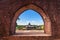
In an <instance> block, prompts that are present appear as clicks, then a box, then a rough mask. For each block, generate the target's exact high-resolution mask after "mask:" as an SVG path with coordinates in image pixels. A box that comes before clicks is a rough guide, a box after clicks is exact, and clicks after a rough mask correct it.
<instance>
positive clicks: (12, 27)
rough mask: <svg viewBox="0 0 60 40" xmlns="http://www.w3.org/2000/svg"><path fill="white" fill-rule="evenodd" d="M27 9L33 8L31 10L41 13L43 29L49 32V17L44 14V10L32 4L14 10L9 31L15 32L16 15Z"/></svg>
mask: <svg viewBox="0 0 60 40" xmlns="http://www.w3.org/2000/svg"><path fill="white" fill-rule="evenodd" d="M28 9H33V10H35V11H37V12H39V14H41V16H42V18H43V20H44V23H45V28H44V29H45V30H44V31H45V33H48V34H51V22H50V19H49V17H48V16H47V15H46V14H45V12H44V11H43V10H42V9H41V8H40V7H38V6H36V5H33V4H30V5H27V6H24V7H22V8H20V9H19V10H18V11H16V13H15V16H14V18H13V19H12V24H11V33H12V34H14V32H15V25H16V20H17V18H18V16H19V15H20V14H21V13H22V12H23V11H25V10H28ZM46 28H47V30H46Z"/></svg>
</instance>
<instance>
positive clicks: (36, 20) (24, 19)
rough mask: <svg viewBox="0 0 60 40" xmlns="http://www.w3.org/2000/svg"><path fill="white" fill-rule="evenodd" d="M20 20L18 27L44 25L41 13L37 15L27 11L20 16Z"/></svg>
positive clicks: (32, 11) (34, 12)
mask: <svg viewBox="0 0 60 40" xmlns="http://www.w3.org/2000/svg"><path fill="white" fill-rule="evenodd" d="M19 19H20V20H18V19H17V21H16V23H17V25H28V23H31V25H43V24H44V22H43V19H42V17H41V15H39V13H37V12H36V11H34V10H31V9H30V10H26V11H24V12H23V13H22V14H21V15H19Z"/></svg>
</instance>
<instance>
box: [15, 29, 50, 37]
mask: <svg viewBox="0 0 60 40" xmlns="http://www.w3.org/2000/svg"><path fill="white" fill-rule="evenodd" d="M48 35H49V34H45V33H44V30H16V33H15V35H14V36H48Z"/></svg>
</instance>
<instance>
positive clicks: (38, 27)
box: [16, 25, 44, 30]
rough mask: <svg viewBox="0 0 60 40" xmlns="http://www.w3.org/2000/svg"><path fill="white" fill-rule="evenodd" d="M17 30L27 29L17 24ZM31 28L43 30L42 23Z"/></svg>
mask: <svg viewBox="0 0 60 40" xmlns="http://www.w3.org/2000/svg"><path fill="white" fill-rule="evenodd" d="M16 29H17V30H27V28H26V27H25V26H24V25H17V26H16ZM32 30H44V25H40V26H37V25H34V28H32Z"/></svg>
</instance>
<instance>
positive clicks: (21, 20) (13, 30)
mask: <svg viewBox="0 0 60 40" xmlns="http://www.w3.org/2000/svg"><path fill="white" fill-rule="evenodd" d="M29 11H30V12H29ZM26 12H27V13H26ZM33 12H34V13H33ZM25 14H27V15H25ZM22 15H25V16H22ZM31 15H32V16H31ZM38 16H39V18H38ZM25 17H26V18H25ZM35 18H36V19H35ZM25 19H26V20H25ZM27 19H28V20H27ZM30 19H32V20H30ZM40 20H42V21H41V22H40ZM42 24H43V25H42ZM19 25H20V26H21V25H22V26H23V27H20V28H19ZM36 25H37V26H38V27H39V28H38V27H35V26H36ZM40 25H41V26H42V27H40ZM17 26H18V27H17ZM43 26H44V27H43ZM32 27H33V28H32ZM17 28H18V29H19V30H20V32H18V31H17ZM41 28H42V29H43V31H42V32H41V30H42V29H41ZM21 30H28V31H24V32H25V35H24V33H21V32H23V31H21ZM29 30H30V31H31V30H36V31H38V30H39V31H38V32H37V33H36V31H35V32H34V31H33V33H32V32H31V34H35V35H30V34H29V35H26V34H28V32H29ZM51 33H52V31H51V20H50V18H49V16H48V13H47V14H45V12H44V11H43V10H42V9H41V8H40V7H38V6H36V5H33V4H30V5H27V6H24V7H22V8H20V9H19V10H18V11H17V12H16V13H15V15H14V17H13V19H12V22H11V27H10V34H19V35H20V36H51Z"/></svg>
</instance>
